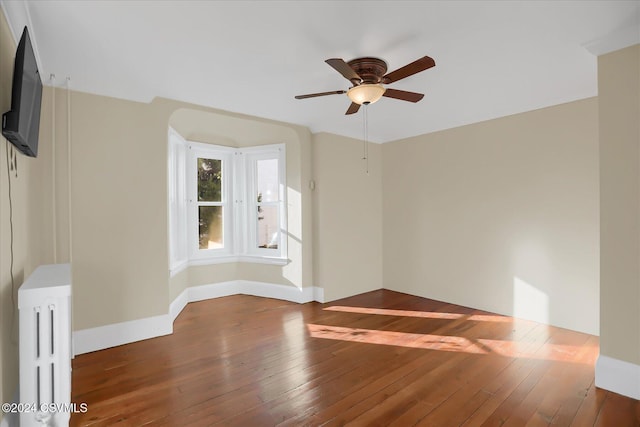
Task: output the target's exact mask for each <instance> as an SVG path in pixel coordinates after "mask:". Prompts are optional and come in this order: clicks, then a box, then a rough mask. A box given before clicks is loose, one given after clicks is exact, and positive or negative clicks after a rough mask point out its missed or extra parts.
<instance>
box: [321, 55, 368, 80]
mask: <svg viewBox="0 0 640 427" xmlns="http://www.w3.org/2000/svg"><path fill="white" fill-rule="evenodd" d="M324 62H326V63H327V64H329V65H331V66H332V67H333V69H334V70H336V71H337V72H339V73H340V74H342V75H343V76H344V78H345V79H347V80H349V81H350V82H353V83H354V84H355V83H360V82H361V81H362V78H361V77H360V76H359V75H358V73H356V72H355V71H353V68H351V67H350V66H349V64H347V63H346V62H344V61H343V60H342V59H340V58H331V59H327V60H326V61H324Z"/></svg>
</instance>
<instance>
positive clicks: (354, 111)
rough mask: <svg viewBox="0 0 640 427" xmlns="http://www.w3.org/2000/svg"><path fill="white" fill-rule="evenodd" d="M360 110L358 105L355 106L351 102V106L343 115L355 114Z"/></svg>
mask: <svg viewBox="0 0 640 427" xmlns="http://www.w3.org/2000/svg"><path fill="white" fill-rule="evenodd" d="M359 109H360V104H356V103H355V102H352V103H351V105H350V106H349V108H348V109H347V112H346V113H344V114H345V115H346V114H355V113H357V112H358V110H359Z"/></svg>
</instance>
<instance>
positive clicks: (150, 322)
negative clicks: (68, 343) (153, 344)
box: [73, 314, 173, 355]
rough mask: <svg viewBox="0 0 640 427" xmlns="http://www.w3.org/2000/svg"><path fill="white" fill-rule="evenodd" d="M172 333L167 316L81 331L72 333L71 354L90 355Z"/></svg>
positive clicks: (170, 322) (171, 326)
mask: <svg viewBox="0 0 640 427" xmlns="http://www.w3.org/2000/svg"><path fill="white" fill-rule="evenodd" d="M172 332H173V325H172V321H171V319H170V317H169V315H168V314H163V315H161V316H153V317H145V318H144V319H138V320H130V321H128V322H121V323H113V324H111V325H105V326H99V327H97V328H90V329H82V330H79V331H74V332H73V352H74V354H76V355H77V354H83V353H90V352H92V351H96V350H103V349H105V348H109V347H116V346H119V345H122V344H128V343H131V342H135V341H141V340H146V339H148V338H155V337H160V336H162V335H169V334H171V333H172Z"/></svg>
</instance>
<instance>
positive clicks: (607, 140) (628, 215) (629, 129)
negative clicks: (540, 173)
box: [598, 45, 640, 365]
mask: <svg viewBox="0 0 640 427" xmlns="http://www.w3.org/2000/svg"><path fill="white" fill-rule="evenodd" d="M598 93H599V95H598V99H599V107H600V113H599V123H600V194H601V206H600V215H601V223H600V224H601V225H600V229H601V243H602V244H601V249H600V263H601V276H600V283H601V293H600V315H601V319H600V330H601V336H600V353H601V354H602V355H606V356H609V357H612V358H615V359H619V360H624V361H627V362H631V363H635V364H636V365H640V45H635V46H632V47H629V48H626V49H622V50H619V51H616V52H612V53H609V54H606V55H603V56H600V57H599V58H598Z"/></svg>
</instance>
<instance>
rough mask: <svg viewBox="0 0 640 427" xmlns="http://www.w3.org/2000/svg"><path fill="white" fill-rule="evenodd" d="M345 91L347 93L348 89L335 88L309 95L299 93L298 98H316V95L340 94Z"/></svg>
mask: <svg viewBox="0 0 640 427" xmlns="http://www.w3.org/2000/svg"><path fill="white" fill-rule="evenodd" d="M343 93H347V91H346V90H334V91H333V92H320V93H310V94H308V95H297V96H295V98H296V99H306V98H314V97H316V96H325V95H340V94H343Z"/></svg>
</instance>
